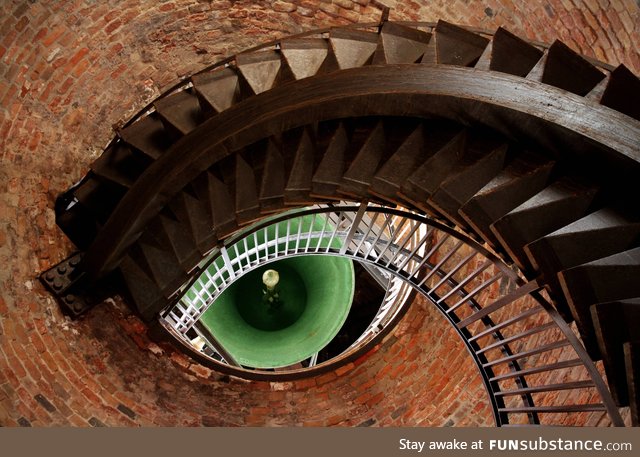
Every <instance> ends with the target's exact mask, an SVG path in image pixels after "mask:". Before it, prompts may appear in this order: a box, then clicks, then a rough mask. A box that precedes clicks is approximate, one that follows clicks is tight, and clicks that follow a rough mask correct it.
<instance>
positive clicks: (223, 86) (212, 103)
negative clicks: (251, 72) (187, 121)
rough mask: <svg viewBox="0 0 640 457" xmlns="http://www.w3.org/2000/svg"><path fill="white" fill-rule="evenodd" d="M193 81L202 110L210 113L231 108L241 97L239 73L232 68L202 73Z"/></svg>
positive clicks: (194, 77)
mask: <svg viewBox="0 0 640 457" xmlns="http://www.w3.org/2000/svg"><path fill="white" fill-rule="evenodd" d="M191 81H192V82H193V88H194V90H195V92H196V94H197V96H198V100H199V101H200V107H201V109H202V111H203V112H205V113H208V114H209V115H212V114H215V113H220V112H222V111H224V110H226V109H227V108H230V107H231V106H232V105H233V104H234V103H235V102H236V101H237V100H238V99H239V96H240V86H239V83H238V74H237V73H236V71H235V70H234V69H232V68H221V69H217V70H214V71H210V72H206V73H200V74H198V75H195V76H193V77H192V78H191Z"/></svg>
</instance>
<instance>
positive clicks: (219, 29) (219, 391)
mask: <svg viewBox="0 0 640 457" xmlns="http://www.w3.org/2000/svg"><path fill="white" fill-rule="evenodd" d="M374 3H375V2H370V1H368V0H354V1H351V0H333V1H332V2H325V1H323V2H320V1H307V0H302V1H291V2H286V1H280V0H277V1H274V2H266V1H265V2H258V4H256V2H249V1H222V0H212V1H201V2H186V1H179V0H176V1H164V2H157V1H150V0H147V1H142V0H139V1H136V0H128V1H111V2H104V3H102V4H100V5H99V6H96V5H95V4H94V3H93V2H86V3H83V2H74V3H72V2H64V1H57V2H36V3H32V2H30V1H26V0H25V1H6V2H2V5H1V6H0V13H1V14H0V17H1V18H2V19H1V20H0V162H1V165H0V262H1V263H2V265H4V267H3V268H1V269H0V424H1V425H28V424H32V425H66V424H72V425H80V426H87V425H100V424H106V425H134V424H144V425H149V424H159V425H199V424H204V425H242V424H252V425H253V424H255V425H265V424H290V425H294V424H306V425H334V424H340V425H358V424H364V425H390V424H394V425H476V424H477V425H491V424H492V423H493V419H492V417H491V411H490V408H489V406H488V405H487V403H486V394H485V393H484V389H483V387H482V384H481V381H480V377H479V376H478V374H477V372H476V371H475V367H473V365H472V364H470V363H465V362H467V361H468V360H467V354H466V352H465V351H464V348H463V345H462V344H461V343H460V342H459V341H458V340H457V337H456V336H455V334H454V332H453V331H452V330H450V329H449V328H448V327H446V326H443V325H442V324H443V319H442V318H441V317H440V316H438V315H437V313H436V311H435V310H434V309H433V308H431V307H429V306H428V305H427V304H425V303H422V302H419V303H417V304H416V306H415V307H414V309H413V310H412V311H411V312H410V313H409V314H408V315H407V317H406V318H405V320H404V321H403V322H402V323H401V325H400V326H399V327H398V329H396V331H394V333H393V335H392V336H391V337H390V339H389V340H387V341H386V342H385V343H383V344H382V345H381V346H380V347H379V348H378V349H377V350H374V351H373V352H372V353H370V354H368V355H367V356H365V357H363V359H361V360H359V361H358V366H356V367H350V366H347V367H344V368H343V369H339V370H338V371H337V372H334V373H329V374H326V375H323V376H320V377H318V378H312V379H308V380H303V381H297V382H295V383H272V384H269V383H247V382H245V381H239V380H233V379H231V380H230V379H227V378H224V377H220V376H218V375H217V374H215V373H212V372H210V371H209V370H208V369H206V368H204V367H201V366H199V365H197V364H192V363H191V362H190V361H189V360H188V359H186V358H185V357H184V356H182V355H181V354H176V353H172V352H171V351H170V350H169V349H168V348H161V347H159V346H157V345H155V344H154V343H151V342H150V340H149V338H148V336H147V334H146V332H147V330H146V328H145V327H144V326H143V325H142V324H141V323H140V322H139V321H138V320H137V319H136V318H135V317H134V316H132V315H130V312H129V311H128V309H127V308H126V307H125V306H124V305H123V304H122V303H121V300H120V299H119V298H118V297H116V298H115V300H113V301H110V302H109V303H107V304H105V305H103V306H100V307H97V308H96V309H94V310H93V311H92V312H91V313H90V314H89V315H88V316H86V317H84V318H82V319H80V320H79V321H75V322H71V321H68V320H67V319H65V318H64V317H63V316H62V315H61V313H60V311H59V309H58V306H57V305H56V304H55V303H54V301H53V299H52V298H51V297H50V296H49V295H48V294H47V293H46V292H44V289H43V288H42V287H41V285H40V284H39V283H38V282H37V281H36V280H35V277H36V275H37V273H39V272H40V271H42V270H44V269H46V268H48V267H49V266H51V265H54V264H55V263H57V262H58V261H60V260H61V259H63V258H65V257H67V256H68V254H70V253H71V252H72V251H73V246H71V245H70V243H69V242H68V241H67V240H66V238H65V237H64V236H63V235H62V233H61V232H60V231H59V230H58V229H57V227H56V226H55V223H54V217H53V201H54V198H55V196H56V195H58V194H59V193H60V192H61V191H63V190H64V189H66V188H68V187H69V186H70V185H71V184H72V182H73V181H74V180H76V179H78V178H79V177H80V176H82V175H83V174H84V173H85V172H86V170H87V168H88V166H89V164H90V162H91V161H92V160H93V159H94V158H95V157H96V155H97V154H99V152H100V151H101V150H102V146H103V145H104V143H105V142H106V141H107V140H108V139H109V138H110V137H111V134H112V132H111V129H110V126H111V125H112V124H116V123H118V122H119V121H121V120H124V119H127V118H128V116H130V115H131V114H133V113H134V112H135V111H137V110H138V109H139V108H141V107H142V106H143V105H144V104H145V103H146V102H148V101H149V100H151V99H152V98H153V97H154V96H155V95H157V94H158V93H159V92H160V91H161V90H163V89H165V88H167V87H168V86H170V85H172V84H173V83H174V82H175V81H176V80H177V79H178V78H179V77H180V76H182V75H185V74H188V73H190V72H192V71H194V70H196V69H198V68H201V67H202V66H204V65H205V64H207V63H211V62H213V61H215V60H217V59H219V58H221V57H223V56H226V55H230V54H232V53H234V52H236V51H239V50H242V49H246V48H248V47H250V46H252V45H255V44H259V43H262V42H265V41H267V40H269V39H273V38H276V37H279V36H283V35H288V34H291V33H296V32H300V31H303V30H308V29H312V28H317V27H325V26H330V25H337V24H345V23H350V22H356V21H359V22H367V21H377V20H378V19H379V16H380V10H379V9H378V8H377V7H376V6H375V4H374ZM385 3H386V4H387V5H388V6H391V7H393V8H394V10H393V11H392V12H391V16H390V18H391V19H394V20H418V19H419V20H426V21H435V20H437V19H439V18H441V19H445V20H447V21H450V22H454V23H461V24H468V25H472V26H477V27H481V28H487V29H495V28H496V27H497V26H499V25H502V26H505V27H507V28H508V29H510V30H511V31H513V32H515V33H518V34H520V35H521V36H525V37H527V38H529V39H533V40H539V41H544V42H552V41H553V40H554V39H555V38H560V39H562V40H563V41H565V42H566V43H567V44H569V45H570V46H572V47H573V48H574V49H576V50H578V51H579V52H581V53H583V54H585V55H588V56H593V57H596V58H599V59H601V60H604V61H607V62H609V63H611V64H618V63H624V64H625V65H627V66H628V67H629V68H631V69H632V70H633V71H635V72H636V73H637V72H639V71H640V57H639V47H640V39H639V38H640V37H639V34H640V31H639V29H638V28H639V26H638V24H640V8H639V7H638V4H637V2H634V1H633V0H627V1H622V0H620V1H611V2H602V1H600V2H599V1H596V0H588V1H584V2H583V1H578V0H573V1H570V0H562V1H555V0H554V1H548V2H509V1H495V0H493V1H490V0H488V1H486V2H465V1H462V0H457V1H445V0H440V1H434V0H428V1H427V0H424V1H404V0H402V1H395V0H386V1H385ZM453 367H455V369H454V368H453ZM577 420H579V421H580V422H579V423H581V424H586V425H597V424H600V423H606V422H607V420H608V419H607V418H606V417H603V416H602V414H601V413H593V414H584V415H581V416H580V417H579V418H578V419H577Z"/></svg>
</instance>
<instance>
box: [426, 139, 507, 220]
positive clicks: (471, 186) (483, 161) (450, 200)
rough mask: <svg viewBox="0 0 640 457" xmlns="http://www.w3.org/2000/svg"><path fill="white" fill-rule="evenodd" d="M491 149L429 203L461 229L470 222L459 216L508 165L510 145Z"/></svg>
mask: <svg viewBox="0 0 640 457" xmlns="http://www.w3.org/2000/svg"><path fill="white" fill-rule="evenodd" d="M470 148H471V147H470ZM488 150H489V152H488V153H484V154H483V155H482V156H481V157H480V158H479V159H478V160H476V161H475V162H474V163H472V164H470V165H469V166H467V167H465V168H463V169H462V170H461V171H460V172H459V173H457V174H453V175H451V176H450V177H448V178H447V179H446V180H445V181H444V182H443V183H442V184H441V185H440V187H439V188H438V190H436V192H435V193H434V194H433V195H432V196H431V197H430V198H429V200H428V201H427V202H428V203H429V206H431V207H432V208H434V209H435V210H436V211H438V212H439V213H441V214H443V215H444V216H445V217H447V219H449V220H450V221H452V222H453V223H454V224H457V225H459V226H461V227H466V226H467V223H466V221H464V219H463V218H462V217H460V215H459V214H458V211H459V210H460V208H461V207H462V206H463V205H464V204H465V203H466V202H467V201H469V199H470V198H471V197H473V196H474V195H475V194H476V193H477V192H478V191H479V190H480V189H482V188H483V187H484V186H485V185H486V184H487V183H489V182H490V181H491V180H492V179H493V178H495V177H496V176H497V175H498V173H499V172H500V171H501V170H502V169H503V168H504V166H505V162H506V158H507V150H508V146H507V145H506V144H501V145H499V146H492V147H490V148H489V149H488Z"/></svg>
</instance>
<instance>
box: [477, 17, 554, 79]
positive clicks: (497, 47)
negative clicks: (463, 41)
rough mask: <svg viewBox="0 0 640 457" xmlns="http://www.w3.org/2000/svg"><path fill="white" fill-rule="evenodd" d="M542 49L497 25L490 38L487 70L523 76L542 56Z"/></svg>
mask: <svg viewBox="0 0 640 457" xmlns="http://www.w3.org/2000/svg"><path fill="white" fill-rule="evenodd" d="M542 53H543V51H542V50H540V49H538V48H536V47H535V46H533V45H531V44H529V43H527V42H526V41H524V40H523V39H522V38H519V37H517V36H516V35H514V34H512V33H511V32H509V31H508V30H506V29H504V28H502V27H498V30H496V33H495V34H494V35H493V39H492V49H491V60H490V64H489V70H491V71H501V72H503V73H509V74H510V75H516V76H521V77H525V76H526V75H527V74H528V73H529V72H530V71H531V70H532V69H533V67H534V66H535V65H536V63H537V62H538V61H539V60H540V58H541V57H542Z"/></svg>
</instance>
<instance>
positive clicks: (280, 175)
mask: <svg viewBox="0 0 640 457" xmlns="http://www.w3.org/2000/svg"><path fill="white" fill-rule="evenodd" d="M266 149H267V150H266V153H265V159H264V169H263V171H262V179H261V182H260V194H259V196H258V200H259V202H260V208H261V209H262V211H273V210H277V209H280V208H282V206H283V205H284V187H285V184H286V167H285V163H284V158H283V157H282V153H281V152H280V148H279V147H278V146H277V145H276V144H275V142H274V141H273V139H271V138H269V139H268V140H267V142H266Z"/></svg>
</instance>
